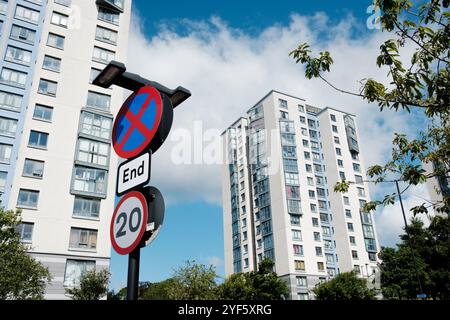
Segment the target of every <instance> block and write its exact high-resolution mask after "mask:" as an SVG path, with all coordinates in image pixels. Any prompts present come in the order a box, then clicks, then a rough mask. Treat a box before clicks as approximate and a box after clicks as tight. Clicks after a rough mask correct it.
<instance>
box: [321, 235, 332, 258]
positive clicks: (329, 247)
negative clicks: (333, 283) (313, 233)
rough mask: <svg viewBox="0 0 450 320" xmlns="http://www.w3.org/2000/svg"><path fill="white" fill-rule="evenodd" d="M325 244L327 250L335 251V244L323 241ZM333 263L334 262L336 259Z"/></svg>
mask: <svg viewBox="0 0 450 320" xmlns="http://www.w3.org/2000/svg"><path fill="white" fill-rule="evenodd" d="M323 244H324V246H325V249H328V250H331V249H333V242H332V241H331V240H323ZM326 256H327V257H328V255H326ZM327 260H328V259H327ZM332 261H334V259H333V260H332Z"/></svg>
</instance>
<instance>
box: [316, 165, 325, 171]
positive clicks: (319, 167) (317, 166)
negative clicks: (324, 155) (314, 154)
mask: <svg viewBox="0 0 450 320" xmlns="http://www.w3.org/2000/svg"><path fill="white" fill-rule="evenodd" d="M314 171H315V172H322V171H323V170H322V166H321V165H320V164H315V165H314Z"/></svg>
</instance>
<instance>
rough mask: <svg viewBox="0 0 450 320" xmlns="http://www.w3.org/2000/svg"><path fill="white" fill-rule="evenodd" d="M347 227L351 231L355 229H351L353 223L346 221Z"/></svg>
mask: <svg viewBox="0 0 450 320" xmlns="http://www.w3.org/2000/svg"><path fill="white" fill-rule="evenodd" d="M347 229H348V231H351V232H353V231H355V230H354V229H353V223H351V222H348V223H347Z"/></svg>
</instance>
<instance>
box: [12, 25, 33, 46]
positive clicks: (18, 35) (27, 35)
mask: <svg viewBox="0 0 450 320" xmlns="http://www.w3.org/2000/svg"><path fill="white" fill-rule="evenodd" d="M10 38H12V39H15V40H19V41H24V42H27V43H30V44H33V43H34V40H35V38H36V31H34V30H31V29H27V28H25V27H22V26H17V25H13V26H12V28H11V34H10Z"/></svg>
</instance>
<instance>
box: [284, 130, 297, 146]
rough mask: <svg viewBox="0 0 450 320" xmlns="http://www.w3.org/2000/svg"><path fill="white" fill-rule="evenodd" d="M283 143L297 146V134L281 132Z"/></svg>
mask: <svg viewBox="0 0 450 320" xmlns="http://www.w3.org/2000/svg"><path fill="white" fill-rule="evenodd" d="M281 144H282V145H294V146H295V135H294V134H290V133H282V134H281Z"/></svg>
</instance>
